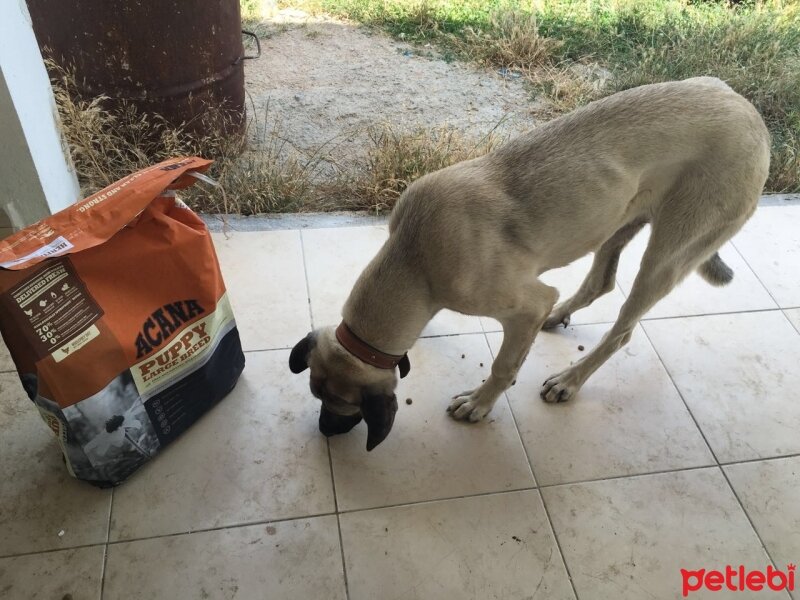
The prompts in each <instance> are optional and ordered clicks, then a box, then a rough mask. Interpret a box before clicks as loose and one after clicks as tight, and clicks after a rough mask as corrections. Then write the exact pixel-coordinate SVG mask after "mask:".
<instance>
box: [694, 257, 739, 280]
mask: <svg viewBox="0 0 800 600" xmlns="http://www.w3.org/2000/svg"><path fill="white" fill-rule="evenodd" d="M697 272H698V273H699V274H700V277H702V278H703V279H705V280H706V281H707V282H708V283H710V284H711V285H715V286H722V285H727V284H729V283H730V282H731V280H732V279H733V269H731V268H730V267H729V266H728V265H726V264H725V263H724V262H722V259H721V258H720V257H719V253H718V252H714V255H713V256H712V257H711V258H709V259H708V260H707V261H706V262H704V263H703V264H702V265H700V266H699V267H697Z"/></svg>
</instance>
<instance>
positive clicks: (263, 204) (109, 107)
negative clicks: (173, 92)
mask: <svg viewBox="0 0 800 600" xmlns="http://www.w3.org/2000/svg"><path fill="white" fill-rule="evenodd" d="M48 68H49V70H50V72H51V74H52V84H53V91H54V94H55V99H56V106H57V108H58V112H59V116H60V118H61V129H62V136H63V139H64V142H65V144H66V145H67V148H68V150H69V153H70V155H71V156H72V160H73V162H74V164H75V169H76V172H77V173H78V178H79V182H80V184H81V191H82V192H83V194H84V195H85V196H86V195H89V194H91V193H93V192H95V191H97V190H99V189H102V188H104V187H106V186H107V185H109V184H110V183H113V182H114V181H117V180H118V179H121V178H122V177H124V176H126V175H127V174H129V173H131V172H133V171H137V170H139V169H142V168H144V167H147V166H149V165H151V164H153V163H156V162H159V161H161V160H165V159H167V158H171V157H175V156H186V155H197V156H202V157H205V158H211V159H213V160H214V161H215V163H214V165H213V166H212V168H211V170H210V172H209V174H210V176H211V177H213V178H215V179H217V180H218V181H219V182H220V184H221V185H222V187H223V188H224V190H225V191H226V194H224V195H223V193H222V190H220V189H219V188H205V187H202V186H194V187H192V188H190V189H189V190H187V191H186V192H185V196H184V200H185V201H186V202H187V203H188V204H189V205H190V206H191V207H192V208H194V209H195V210H198V211H202V212H224V213H240V214H255V213H262V212H287V211H296V210H300V209H302V208H303V207H304V206H306V205H307V204H308V203H309V202H310V201H311V198H312V193H313V186H312V183H311V182H312V179H313V172H314V171H315V169H317V168H318V167H319V165H320V160H319V159H316V158H315V157H304V156H302V155H301V153H299V152H296V151H295V150H294V149H293V148H292V147H291V145H290V144H289V142H287V141H286V140H285V139H284V138H283V137H282V136H281V134H280V127H279V125H280V124H279V122H278V121H277V120H276V119H272V118H271V117H270V115H269V113H268V112H267V113H266V114H265V115H264V117H263V122H260V123H259V121H258V119H257V118H253V117H251V119H250V121H249V123H248V127H247V131H246V132H245V134H244V135H241V134H234V135H229V134H225V133H222V131H224V130H225V129H226V126H225V122H226V121H228V123H229V122H230V120H231V116H230V115H226V114H224V113H222V112H221V111H220V110H219V109H212V108H209V109H208V110H206V111H204V114H203V116H202V122H200V123H198V122H188V123H184V124H182V125H180V126H174V125H172V124H169V123H167V122H166V121H165V120H164V119H163V118H161V117H160V116H159V115H154V114H145V113H142V112H140V111H139V110H137V109H136V107H134V106H133V105H131V104H126V103H124V102H123V103H119V102H115V103H113V104H112V103H110V102H109V98H107V97H105V96H99V97H95V98H91V99H84V98H81V96H80V94H79V93H78V86H77V84H76V81H75V77H74V75H73V74H72V73H71V72H70V71H69V70H65V69H62V68H59V67H57V66H55V65H54V64H53V63H49V64H48ZM203 124H208V125H211V124H213V125H220V124H222V126H221V127H208V128H207V129H208V130H210V131H218V132H219V133H211V134H205V135H198V134H196V133H194V131H197V130H202V129H203V128H202V127H200V128H198V127H197V126H198V125H203ZM228 130H231V128H228ZM248 139H249V140H250V142H251V143H252V142H254V141H255V142H256V143H255V144H254V145H255V146H256V147H257V150H250V149H249V147H248V141H247V140H248Z"/></svg>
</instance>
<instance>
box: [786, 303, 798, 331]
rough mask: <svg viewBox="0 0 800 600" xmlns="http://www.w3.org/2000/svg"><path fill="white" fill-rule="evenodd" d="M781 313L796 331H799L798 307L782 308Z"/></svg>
mask: <svg viewBox="0 0 800 600" xmlns="http://www.w3.org/2000/svg"><path fill="white" fill-rule="evenodd" d="M783 313H784V314H785V315H786V318H787V319H789V320H790V321H791V322H792V325H794V328H795V329H797V332H798V333H800V308H787V309H784V311H783Z"/></svg>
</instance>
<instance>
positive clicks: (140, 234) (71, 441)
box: [0, 157, 244, 487]
mask: <svg viewBox="0 0 800 600" xmlns="http://www.w3.org/2000/svg"><path fill="white" fill-rule="evenodd" d="M210 164H211V162H210V161H207V160H203V159H201V158H196V157H193V158H180V159H172V160H167V161H165V162H162V163H160V164H157V165H154V166H152V167H150V168H147V169H144V170H142V171H139V172H137V173H134V174H132V175H130V176H128V177H126V178H125V179H122V180H120V181H118V182H116V183H114V184H112V185H110V186H108V187H107V188H106V189H104V190H102V191H100V192H98V193H96V194H94V195H93V196H90V197H89V198H87V199H85V200H83V201H82V202H78V203H77V204H74V205H72V206H70V207H69V208H66V209H65V210H62V211H61V212H59V213H56V214H54V215H52V216H50V217H48V218H46V219H44V220H42V221H40V222H39V223H36V224H35V225H32V226H30V227H28V228H27V229H24V230H23V231H20V232H18V233H16V234H15V235H12V236H11V237H9V238H6V239H5V240H3V241H0V331H2V334H3V339H4V340H5V342H6V344H7V346H8V348H9V351H10V352H11V356H12V358H13V359H14V363H15V364H16V367H17V371H18V372H19V376H20V378H21V380H22V385H23V387H24V389H25V391H26V392H27V394H28V395H29V396H30V398H31V399H32V400H33V402H34V403H35V404H36V407H37V408H38V410H39V412H40V414H41V416H42V418H43V419H44V420H45V422H46V423H47V425H49V426H50V428H51V429H52V430H53V433H55V435H56V438H57V439H58V443H59V445H60V446H61V449H62V451H63V453H64V459H65V462H66V465H67V468H68V469H69V471H70V473H71V474H72V475H73V476H74V477H77V478H78V479H83V480H86V481H89V482H91V483H93V484H95V485H98V486H101V487H106V486H111V485H116V484H119V483H120V482H122V481H123V480H124V479H125V478H126V477H128V476H129V475H130V474H131V473H133V472H134V471H135V470H136V469H137V468H138V467H140V466H141V465H142V464H144V463H145V462H146V461H148V460H149V459H150V458H152V457H153V456H154V455H155V454H156V453H158V452H159V451H160V450H161V449H162V448H164V447H165V446H166V445H167V444H169V443H171V442H172V441H173V440H175V438H177V437H178V436H179V435H180V434H181V433H183V432H184V431H186V429H187V428H188V427H190V426H191V425H192V423H194V422H195V421H196V420H197V419H198V418H199V417H200V416H201V415H202V414H203V413H205V412H206V411H208V410H209V409H210V408H211V407H212V406H214V405H215V404H216V403H217V402H219V401H220V400H221V399H222V398H223V397H225V395H226V394H227V393H228V392H230V391H231V389H233V387H234V385H236V381H237V379H238V378H239V375H240V374H241V372H242V369H243V368H244V354H243V353H242V348H241V344H240V342H239V333H238V331H237V329H236V322H235V321H234V318H233V312H232V311H231V305H230V302H229V300H228V295H227V293H226V292H225V284H224V283H223V281H222V275H221V273H220V269H219V264H218V262H217V256H216V253H215V252H214V246H213V244H212V241H211V236H210V234H209V232H208V230H207V229H206V227H205V224H204V223H203V221H202V220H201V219H200V218H199V217H198V216H197V215H195V214H194V213H193V212H192V211H191V210H189V208H187V207H186V206H185V205H184V204H183V203H182V202H181V201H180V200H178V199H177V197H176V196H175V192H174V190H176V189H181V188H185V187H188V186H189V185H191V184H192V183H193V182H194V181H196V179H195V178H194V177H192V176H191V173H193V172H202V171H204V170H205V169H206V168H208V166H209V165H210Z"/></svg>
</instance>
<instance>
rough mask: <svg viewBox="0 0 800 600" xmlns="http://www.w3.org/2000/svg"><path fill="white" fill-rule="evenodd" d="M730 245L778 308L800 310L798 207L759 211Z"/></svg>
mask: <svg viewBox="0 0 800 600" xmlns="http://www.w3.org/2000/svg"><path fill="white" fill-rule="evenodd" d="M733 243H734V245H735V246H736V248H737V249H738V250H739V252H740V253H741V254H742V256H743V257H744V259H745V260H746V261H747V262H748V264H749V265H750V267H751V268H752V269H753V271H754V272H755V274H756V275H757V276H758V278H759V279H761V281H762V282H763V283H764V285H765V286H766V287H767V289H768V290H769V291H770V293H771V294H772V295H773V296H774V298H775V300H777V302H778V304H779V305H780V306H782V307H793V306H800V277H798V273H800V206H763V207H761V208H759V209H758V210H756V213H755V215H753V217H752V218H751V219H750V220H749V221H748V222H747V223H745V225H744V227H743V228H742V231H741V232H740V233H739V234H738V235H737V236H736V237H735V238H734V240H733Z"/></svg>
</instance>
